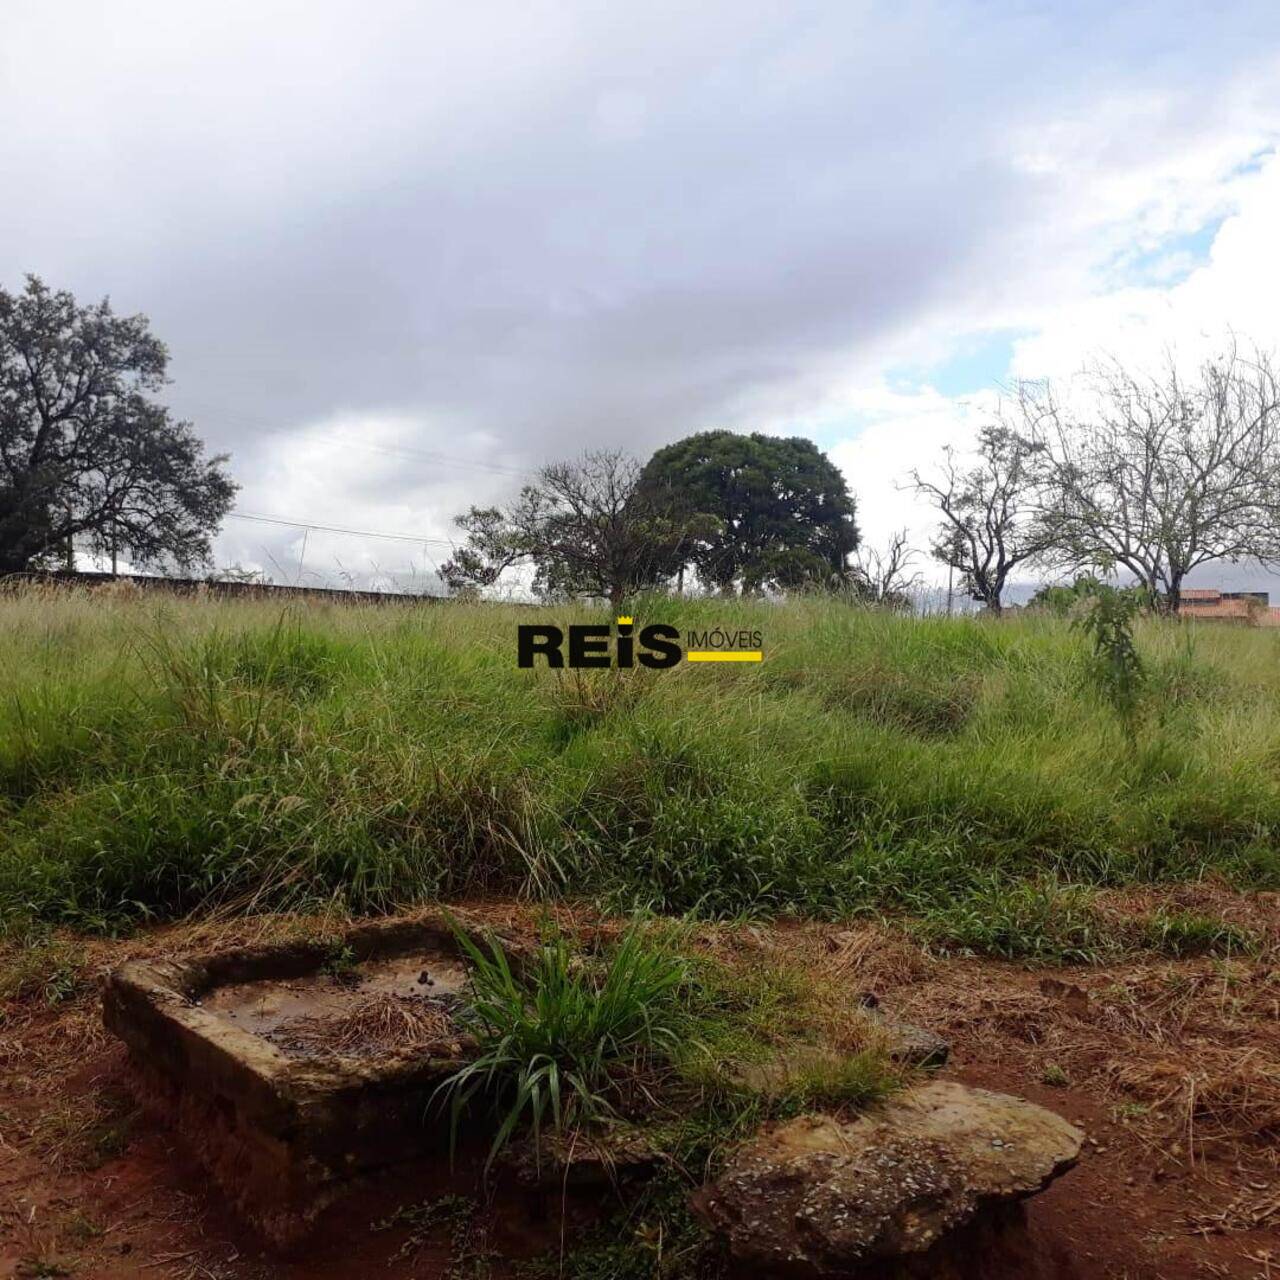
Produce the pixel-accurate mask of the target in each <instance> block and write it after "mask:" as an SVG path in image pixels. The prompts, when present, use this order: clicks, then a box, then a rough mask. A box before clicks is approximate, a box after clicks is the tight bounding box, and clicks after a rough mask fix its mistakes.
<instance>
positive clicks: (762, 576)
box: [640, 431, 858, 591]
mask: <svg viewBox="0 0 1280 1280" xmlns="http://www.w3.org/2000/svg"><path fill="white" fill-rule="evenodd" d="M640 492H641V494H642V495H644V497H645V498H646V499H647V500H648V501H649V502H650V503H651V504H652V505H653V506H654V508H655V509H657V510H660V511H664V512H666V513H668V515H669V516H670V518H671V519H672V521H673V523H675V524H677V525H683V526H685V527H686V528H687V529H688V531H689V533H688V536H687V537H685V538H684V539H682V540H681V541H680V542H679V543H678V544H677V546H676V547H675V549H674V552H673V558H672V562H671V564H670V566H669V568H670V571H671V572H672V573H675V572H678V571H681V570H683V568H684V567H685V566H687V565H692V566H693V567H694V568H695V569H696V570H697V573H698V576H699V577H700V578H701V580H702V581H703V582H704V583H706V584H708V585H710V586H714V587H715V588H717V589H718V590H721V591H732V590H734V589H736V588H741V589H742V590H743V591H758V590H761V589H764V588H766V587H779V588H786V587H798V586H802V585H804V584H807V583H823V584H829V583H832V582H839V583H844V582H846V581H847V577H848V559H849V555H850V553H852V552H853V551H854V550H856V548H857V546H858V527H857V524H856V523H855V520H854V500H853V498H852V496H851V495H850V493H849V490H848V487H847V486H846V484H845V479H844V476H843V474H842V473H841V472H840V470H839V468H838V467H836V466H835V465H834V464H833V463H832V462H831V460H830V459H829V458H828V457H827V456H826V454H824V453H823V452H822V451H821V450H820V449H819V448H818V447H817V446H816V445H815V444H814V443H813V442H812V441H810V440H804V439H801V438H798V437H797V438H792V439H783V438H780V437H775V436H766V435H759V434H756V435H749V436H747V435H739V434H737V433H736V432H732V431H704V432H701V433H700V434H698V435H693V436H689V437H688V438H687V439H685V440H681V441H678V442H677V443H676V444H673V445H668V446H667V447H666V448H665V449H659V450H658V452H657V453H655V454H654V455H653V457H652V458H650V459H649V461H648V463H647V464H646V465H645V468H644V472H643V474H642V476H641V478H640Z"/></svg>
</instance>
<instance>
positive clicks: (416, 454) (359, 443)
mask: <svg viewBox="0 0 1280 1280" xmlns="http://www.w3.org/2000/svg"><path fill="white" fill-rule="evenodd" d="M208 416H209V417H210V418H211V419H213V420H215V421H222V422H225V423H229V424H230V425H232V426H238V427H240V428H241V429H243V430H248V431H266V432H270V433H271V434H273V435H281V436H293V437H297V436H298V435H299V434H302V435H303V436H304V437H306V438H310V439H314V440H321V441H328V443H330V444H342V445H347V446H348V447H349V448H352V449H364V450H366V451H367V452H369V453H382V454H387V455H389V456H390V457H402V458H421V459H423V460H424V461H426V462H444V463H448V464H449V465H450V466H455V467H471V468H473V469H474V470H477V471H489V472H492V473H493V474H495V475H502V476H511V477H513V478H515V479H523V478H525V477H527V476H530V475H532V474H533V472H532V471H531V470H529V469H528V468H522V467H508V466H505V465H504V464H503V463H500V462H484V461H479V460H476V459H472V458H459V457H457V456H456V455H454V454H450V453H441V452H440V451H439V450H437V449H414V448H412V447H410V446H408V445H384V444H370V443H369V442H368V441H364V440H355V439H352V438H351V437H350V436H348V435H342V434H334V433H333V432H332V431H330V430H328V429H325V430H324V431H321V432H313V431H307V430H306V429H305V428H302V429H299V428H291V427H277V426H270V425H268V424H267V423H265V422H249V421H247V420H246V419H244V418H240V417H237V416H235V415H228V414H226V413H221V412H214V413H210V414H209V415H208Z"/></svg>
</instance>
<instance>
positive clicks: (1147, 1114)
mask: <svg viewBox="0 0 1280 1280" xmlns="http://www.w3.org/2000/svg"><path fill="white" fill-rule="evenodd" d="M1180 892H1181V894H1182V897H1183V898H1186V897H1188V896H1190V897H1193V898H1198V899H1203V897H1204V895H1205V894H1208V895H1210V896H1211V897H1212V898H1213V902H1212V904H1211V905H1212V906H1213V908H1214V909H1215V910H1216V911H1218V912H1219V913H1220V914H1223V915H1226V916H1228V917H1231V916H1233V915H1234V916H1235V917H1237V918H1240V919H1241V920H1243V921H1246V922H1248V923H1249V924H1250V925H1251V926H1253V927H1254V928H1260V929H1262V930H1263V931H1264V932H1266V933H1267V934H1268V936H1269V937H1270V938H1271V939H1272V942H1273V943H1274V941H1275V931H1276V927H1277V926H1276V902H1275V900H1274V899H1269V898H1267V897H1265V896H1263V895H1254V896H1252V897H1250V898H1235V897H1233V896H1232V895H1229V894H1228V893H1227V892H1226V891H1225V890H1216V889H1196V890H1187V891H1180ZM1132 898H1133V895H1130V896H1129V897H1125V896H1122V895H1117V896H1116V897H1115V899H1114V902H1113V904H1112V905H1113V907H1114V909H1115V910H1117V911H1121V912H1123V911H1127V910H1136V909H1138V908H1139V907H1141V909H1143V910H1147V909H1149V908H1150V906H1151V905H1152V903H1151V899H1150V896H1149V895H1146V896H1144V897H1143V899H1142V902H1141V903H1140V904H1135V902H1134V901H1132V900H1131V899H1132ZM1184 905H1189V904H1184ZM1194 905H1209V904H1205V903H1204V902H1202V901H1199V900H1197V902H1196V903H1195V904H1194ZM471 914H472V916H473V917H474V918H477V919H483V918H488V919H491V920H492V921H493V922H494V923H495V924H501V925H503V926H505V927H508V928H512V927H519V926H520V925H521V924H522V923H523V924H526V925H527V924H529V923H530V920H529V916H528V913H527V912H526V910H525V909H524V908H522V907H520V906H517V905H514V904H487V905H483V906H478V907H475V908H473V911H472V913H471ZM566 917H569V913H566ZM568 922H570V923H576V924H579V925H582V924H595V923H599V922H595V921H591V920H589V919H588V918H587V917H585V916H579V917H578V918H577V919H576V920H572V919H570V920H569V921H568ZM318 927H323V926H322V925H318V924H317V922H315V921H302V922H300V921H297V920H278V919H277V920H272V919H263V920H254V921H241V922H235V923H230V924H225V923H224V924H204V925H200V926H190V925H188V926H175V927H170V928H165V929H159V930H156V931H154V932H151V933H149V934H146V935H140V936H138V937H136V938H133V939H130V940H128V941H124V942H92V943H85V944H83V946H84V951H85V953H86V956H87V963H88V965H89V967H90V968H91V969H92V970H96V971H98V972H101V971H104V970H105V969H107V968H110V967H112V966H113V965H115V964H118V963H119V962H120V961H122V960H124V959H126V958H129V957H132V956H139V955H167V954H176V953H179V952H183V951H196V950H208V949H209V948H210V947H212V946H217V945H219V944H223V943H225V944H227V945H231V944H233V943H242V942H251V941H261V940H264V939H265V938H267V937H278V936H287V935H289V934H290V933H291V932H292V933H296V932H298V931H299V930H307V931H311V932H314V930H315V929H316V928H318ZM603 927H605V928H608V925H607V924H606V925H604V926H603ZM709 932H710V933H711V934H712V935H713V940H714V942H715V944H716V945H717V946H718V947H721V948H725V949H728V950H735V949H738V950H741V951H742V953H743V954H744V955H750V954H751V953H753V952H758V951H770V950H773V949H779V950H781V951H783V952H785V953H786V954H787V955H788V956H791V957H794V958H796V959H799V960H801V961H803V962H804V963H806V964H809V965H813V966H821V968H822V970H823V971H824V972H825V973H827V974H828V975H832V976H834V977H836V978H838V979H839V980H840V981H842V982H844V981H847V983H848V987H849V992H850V998H851V999H856V998H858V997H860V996H862V995H863V994H864V993H871V994H874V995H875V996H876V997H877V998H878V1000H879V1001H880V1006H881V1008H882V1009H884V1010H885V1011H886V1012H888V1013H890V1014H891V1015H892V1016H894V1017H895V1018H902V1019H905V1020H908V1021H911V1022H914V1023H917V1024H919V1025H921V1026H924V1027H927V1028H928V1029H930V1030H933V1031H936V1032H938V1033H940V1034H942V1035H944V1036H946V1037H947V1038H948V1039H949V1040H950V1041H951V1044H952V1053H951V1059H950V1062H949V1063H948V1065H947V1066H946V1067H945V1068H944V1069H943V1071H942V1072H941V1074H942V1075H943V1076H946V1077H951V1078H956V1079H960V1080H963V1081H966V1082H968V1083H972V1084H977V1085H982V1086H984V1087H987V1088H993V1089H999V1090H1002V1091H1005V1092H1009V1093H1014V1094H1018V1095H1020V1096H1022V1097H1026V1098H1029V1099H1031V1100H1033V1101H1035V1102H1039V1103H1041V1104H1043V1105H1045V1106H1047V1107H1050V1108H1052V1109H1053V1110H1055V1111H1057V1112H1059V1113H1060V1114H1062V1115H1064V1116H1066V1117H1067V1118H1068V1119H1070V1120H1072V1121H1074V1122H1075V1123H1077V1124H1079V1125H1080V1126H1081V1127H1082V1128H1084V1129H1085V1131H1086V1132H1087V1134H1088V1137H1089V1140H1088V1142H1087V1144H1086V1152H1085V1155H1084V1157H1083V1158H1082V1159H1081V1161H1080V1163H1079V1165H1078V1166H1077V1167H1076V1168H1075V1169H1073V1170H1072V1171H1070V1172H1069V1173H1067V1174H1066V1175H1065V1176H1064V1177H1062V1178H1061V1179H1059V1180H1058V1181H1057V1182H1056V1183H1054V1184H1053V1185H1052V1186H1051V1187H1050V1188H1049V1189H1048V1190H1047V1191H1045V1192H1044V1193H1042V1194H1040V1195H1039V1196H1037V1197H1034V1198H1033V1199H1032V1200H1031V1201H1029V1202H1028V1204H1027V1207H1026V1213H1025V1223H1023V1222H1020V1223H1019V1224H1018V1225H1017V1231H1018V1236H1019V1242H1018V1244H1017V1247H1016V1248H1010V1249H1008V1250H1005V1251H1003V1252H1002V1253H1001V1254H1000V1255H999V1258H998V1259H997V1258H992V1257H983V1256H982V1255H981V1253H978V1254H976V1255H974V1256H973V1257H971V1258H970V1261H969V1266H970V1270H969V1271H966V1272H965V1274H972V1275H974V1276H979V1275H981V1276H984V1277H992V1278H993V1280H1001V1277H1009V1278H1010V1280H1012V1277H1013V1276H1019V1277H1022V1276H1026V1275H1030V1274H1034V1275H1036V1276H1043V1277H1062V1278H1063V1280H1067V1278H1071V1280H1094V1278H1097V1280H1102V1278H1103V1277H1106V1278H1108V1280H1112V1278H1114V1280H1121V1278H1124V1280H1184V1278H1186V1277H1200V1276H1204V1277H1223V1278H1227V1277H1230V1278H1240V1280H1243V1278H1244V1277H1268V1278H1269V1277H1273V1276H1274V1277H1280V953H1278V952H1277V949H1276V947H1275V946H1274V945H1272V946H1271V947H1269V948H1268V949H1267V950H1266V951H1264V952H1263V953H1262V954H1260V955H1255V956H1250V957H1247V958H1240V959H1228V960H1222V959H1209V958H1192V959H1178V960H1172V959H1164V958H1159V957H1154V956H1144V957H1140V958H1135V959H1132V960H1126V961H1125V962H1124V963H1122V964H1115V965H1111V966H1106V967H1092V968H1081V967H1076V968H1070V969H1060V970H1046V969H1037V970H1028V969H1025V968H1022V967H1020V966H1017V965H1013V964H1006V963H1001V962H996V961H991V960H980V959H972V958H946V957H941V956H938V955H934V954H931V953H930V952H928V951H927V950H926V949H925V948H923V947H922V946H921V945H919V944H918V943H917V942H915V941H914V940H912V939H911V938H909V937H907V936H905V935H904V934H903V933H902V932H900V931H898V930H896V929H892V928H888V927H884V926H880V925H875V924H865V925H858V926H856V927H838V926H826V925H812V924H792V925H787V924H781V925H777V926H769V927H765V926H756V925H745V926H733V927H728V926H725V927H723V928H717V929H715V930H712V931H709ZM415 976H416V975H400V976H399V978H398V979H397V981H399V980H401V979H404V978H406V977H408V978H413V977H415ZM385 994H386V995H387V997H388V998H389V999H391V1000H393V1001H394V1000H397V999H400V998H405V999H417V998H418V997H417V995H416V994H415V993H413V992H412V991H410V990H408V989H407V988H406V991H404V992H401V991H400V990H399V988H398V987H397V986H396V985H395V983H391V984H390V986H389V988H388V991H387V992H386V993H385ZM228 998H230V997H228ZM0 1009H2V1011H3V1019H2V1020H0V1276H56V1275H72V1276H75V1277H103V1278H107V1277H111V1278H117V1277H139V1276H141V1277H152V1276H155V1277H182V1278H191V1280H194V1278H195V1277H214V1278H216V1280H265V1278H266V1277H283V1278H285V1280H304V1278H305V1280H329V1278H331V1277H332V1278H335V1280H336V1278H337V1277H367V1276H373V1275H384V1276H387V1277H388V1278H389V1280H400V1278H402V1277H409V1276H416V1277H445V1276H448V1275H449V1274H451V1272H450V1257H451V1253H452V1254H453V1255H454V1257H455V1260H456V1244H457V1241H456V1239H455V1240H454V1241H453V1243H452V1244H451V1241H450V1232H449V1231H448V1230H447V1229H446V1227H444V1226H437V1227H435V1228H432V1229H422V1228H421V1227H420V1226H419V1225H415V1223H416V1222H418V1220H417V1219H415V1217H414V1213H413V1206H416V1205H420V1204H422V1203H424V1202H426V1201H429V1200H431V1199H433V1198H434V1197H437V1196H440V1195H441V1194H445V1193H456V1192H458V1191H459V1190H461V1191H463V1192H468V1191H473V1190H474V1184H473V1183H469V1182H468V1179H469V1178H470V1177H471V1174H470V1173H469V1172H468V1167H467V1165H466V1163H465V1162H464V1164H463V1166H462V1167H461V1168H460V1169H459V1170H458V1171H456V1172H455V1173H454V1174H453V1175H450V1173H449V1171H448V1169H447V1167H446V1166H444V1165H437V1166H435V1167H419V1168H414V1169H396V1170H391V1171H388V1172H387V1173H386V1174H384V1175H381V1176H379V1177H378V1178H376V1179H373V1180H371V1181H369V1182H367V1183H365V1184H364V1185H362V1186H360V1187H359V1188H357V1189H355V1190H353V1192H352V1193H351V1194H350V1195H348V1196H347V1197H346V1198H344V1199H343V1200H341V1201H340V1202H339V1203H337V1204H335V1205H334V1206H333V1207H332V1208H331V1209H329V1210H328V1211H327V1212H326V1214H325V1215H324V1217H323V1218H322V1219H321V1222H320V1225H319V1227H318V1229H317V1232H316V1234H315V1236H314V1237H313V1238H312V1239H311V1240H310V1241H309V1242H308V1243H307V1244H306V1245H305V1246H303V1247H302V1249H301V1251H300V1252H298V1253H297V1254H296V1255H294V1256H291V1257H288V1258H280V1257H277V1256H275V1255H273V1254H271V1253H269V1252H268V1251H266V1250H265V1249H264V1248H262V1246H261V1245H260V1244H259V1243H258V1242H257V1241H255V1239H254V1238H253V1237H252V1235H251V1234H250V1233H249V1232H248V1231H247V1230H246V1229H245V1228H244V1227H243V1226H241V1225H240V1223H239V1222H238V1221H237V1220H236V1219H235V1218H234V1217H233V1215H232V1214H231V1213H230V1212H229V1211H228V1210H227V1208H226V1206H225V1205H224V1204H223V1202H222V1200H221V1199H220V1197H219V1195H218V1194H217V1192H216V1191H215V1190H214V1189H212V1188H211V1187H210V1185H209V1182H208V1179H207V1178H206V1177H205V1176H204V1175H203V1173H202V1172H201V1169H200V1166H199V1165H198V1164H197V1162H196V1161H195V1159H194V1158H193V1157H192V1155H191V1153H190V1152H188V1151H187V1150H185V1149H184V1147H183V1145H182V1144H181V1142H180V1141H179V1140H177V1139H176V1138H175V1137H174V1136H173V1135H171V1134H170V1133H169V1132H168V1131H167V1130H165V1129H164V1128H162V1127H160V1126H158V1125H157V1124H156V1123H154V1122H153V1121H151V1120H150V1119H148V1117H147V1115H146V1114H145V1113H143V1112H142V1111H140V1110H139V1109H138V1108H137V1106H136V1104H135V1103H134V1100H133V1095H132V1092H131V1089H130V1085H131V1081H130V1077H129V1072H128V1069H127V1064H126V1062H125V1059H124V1054H123V1051H122V1049H121V1048H120V1046H119V1045H118V1044H117V1043H116V1042H114V1041H113V1040H111V1039H110V1038H109V1037H108V1036H107V1035H106V1033H105V1032H103V1030H102V1028H101V1022H100V1017H99V1012H98V1007H97V996H96V992H95V991H94V990H93V989H92V987H89V989H86V990H85V991H84V992H83V993H81V994H80V995H77V996H75V997H73V998H72V999H70V1000H67V1001H65V1002H63V1003H62V1004H60V1005H58V1006H56V1007H53V1008H50V1007H48V1006H47V1005H46V1004H44V1003H43V1001H40V1000H33V999H27V1000H23V1001H16V1000H15V1001H9V1002H7V1003H6V1004H4V1005H2V1006H0ZM314 1014H315V1010H311V1011H310V1012H308V1011H307V1010H306V1009H303V1010H301V1011H294V1021H295V1022H296V1020H297V1019H298V1018H302V1019H305V1018H306V1017H308V1016H314ZM324 1016H326V1017H328V1016H336V1017H339V1018H340V1017H341V1016H342V1010H337V1011H336V1012H334V1011H333V1010H327V1009H326V1011H325V1015H324ZM285 1021H288V1019H286V1020H285ZM556 1208H557V1206H556V1205H554V1204H552V1205H547V1204H545V1203H538V1202H537V1201H536V1200H535V1199H532V1198H530V1197H529V1196H528V1195H527V1194H515V1193H512V1192H509V1191H508V1192H502V1193H500V1194H499V1195H498V1197H497V1198H496V1199H495V1200H494V1201H493V1202H492V1203H491V1204H490V1205H489V1206H488V1207H487V1209H486V1210H485V1211H484V1212H482V1213H481V1214H480V1215H478V1217H477V1218H476V1219H475V1220H474V1221H473V1222H472V1223H471V1225H470V1227H469V1228H468V1230H470V1231H471V1232H472V1233H473V1235H474V1236H475V1237H476V1238H475V1239H473V1240H471V1242H470V1245H471V1246H474V1249H473V1252H474V1254H475V1255H476V1256H482V1255H486V1254H492V1255H493V1260H492V1261H491V1262H490V1263H488V1264H486V1265H487V1266H488V1270H487V1271H483V1272H467V1274H469V1275H471V1274H489V1275H492V1276H493V1277H495V1280H501V1278H502V1277H505V1276H512V1275H515V1274H516V1273H517V1271H518V1260H519V1259H521V1258H529V1257H531V1256H547V1257H550V1258H551V1259H552V1260H553V1261H554V1258H555V1256H556V1253H557V1251H558V1249H559V1247H560V1245H561V1235H562V1232H561V1224H560V1220H559V1215H558V1213H557V1212H556ZM397 1210H401V1213H400V1214H399V1216H398V1217H397ZM389 1220H391V1221H389ZM572 1225H573V1224H572V1223H571V1224H570V1229H569V1230H568V1232H567V1238H568V1239H569V1240H570V1241H571V1238H572ZM975 1248H978V1249H980V1248H981V1246H980V1245H979V1244H977V1242H975ZM972 1252H973V1251H972V1250H971V1253H972ZM1032 1264H1033V1265H1032ZM551 1274H554V1268H553V1270H552V1272H551ZM957 1274H960V1272H957Z"/></svg>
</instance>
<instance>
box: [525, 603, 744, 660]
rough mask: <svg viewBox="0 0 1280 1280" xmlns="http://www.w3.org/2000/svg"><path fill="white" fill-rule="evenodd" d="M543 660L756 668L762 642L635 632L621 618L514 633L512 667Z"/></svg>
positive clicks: (657, 625)
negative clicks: (612, 624) (719, 664)
mask: <svg viewBox="0 0 1280 1280" xmlns="http://www.w3.org/2000/svg"><path fill="white" fill-rule="evenodd" d="M539 658H543V659H545V660H546V664H547V666H548V667H550V668H552V669H553V670H556V671H559V670H563V669H564V668H565V667H570V668H574V669H578V668H591V667H624V668H625V667H636V666H640V667H649V668H652V669H654V670H664V669H666V668H668V667H674V666H677V665H679V664H680V663H681V662H761V661H763V659H764V649H763V638H762V636H761V633H760V632H759V631H756V630H749V629H746V628H740V629H737V630H725V629H723V628H721V627H712V628H711V629H710V630H707V631H689V632H686V633H685V634H684V635H683V636H681V634H680V629H679V628H678V627H673V626H670V625H668V624H667V623H663V622H651V623H649V624H648V625H647V626H644V627H641V628H640V629H639V631H637V630H636V628H635V620H634V619H633V618H629V617H626V616H623V617H620V618H619V619H618V620H617V624H616V626H615V627H610V626H605V625H601V624H594V625H593V624H580V623H575V624H574V625H573V626H569V627H557V626H543V625H540V624H539V625H527V626H523V625H522V626H520V627H518V628H517V635H516V665H517V666H520V667H532V666H534V665H536V663H537V660H538V659H539Z"/></svg>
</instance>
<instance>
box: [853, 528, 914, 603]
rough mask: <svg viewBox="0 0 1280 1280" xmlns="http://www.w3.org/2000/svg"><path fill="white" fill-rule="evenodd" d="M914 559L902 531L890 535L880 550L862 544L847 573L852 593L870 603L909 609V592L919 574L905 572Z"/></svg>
mask: <svg viewBox="0 0 1280 1280" xmlns="http://www.w3.org/2000/svg"><path fill="white" fill-rule="evenodd" d="M915 557H916V553H915V551H913V550H912V549H911V547H910V546H908V545H907V531H906V530H905V529H899V530H898V532H897V533H895V534H893V535H892V536H891V537H890V539H889V542H888V545H887V546H886V547H885V548H884V550H883V551H882V550H880V549H879V548H878V547H872V546H868V545H866V544H865V543H864V544H863V545H862V546H861V547H859V548H858V553H857V556H856V557H855V560H854V563H853V565H852V566H851V567H850V570H849V578H850V581H851V582H852V584H853V589H854V592H855V593H856V595H857V596H858V598H859V599H861V600H865V601H867V602H869V603H871V604H878V605H885V606H886V607H888V608H891V609H908V608H910V607H911V592H912V591H913V590H914V589H915V588H916V587H917V586H919V584H920V573H919V572H918V571H914V572H908V569H909V566H910V564H911V562H912V561H913V560H914V559H915Z"/></svg>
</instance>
